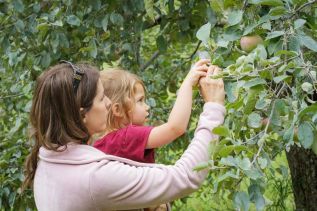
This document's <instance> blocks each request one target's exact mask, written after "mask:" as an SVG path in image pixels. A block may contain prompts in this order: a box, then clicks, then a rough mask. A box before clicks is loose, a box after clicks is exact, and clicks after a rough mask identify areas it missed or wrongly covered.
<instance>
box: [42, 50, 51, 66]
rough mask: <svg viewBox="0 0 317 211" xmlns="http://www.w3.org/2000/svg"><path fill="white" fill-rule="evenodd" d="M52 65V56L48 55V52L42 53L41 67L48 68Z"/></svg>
mask: <svg viewBox="0 0 317 211" xmlns="http://www.w3.org/2000/svg"><path fill="white" fill-rule="evenodd" d="M50 64H51V55H50V54H49V53H47V52H46V51H44V52H42V56H41V65H42V66H43V67H45V68H46V67H48V66H49V65H50Z"/></svg>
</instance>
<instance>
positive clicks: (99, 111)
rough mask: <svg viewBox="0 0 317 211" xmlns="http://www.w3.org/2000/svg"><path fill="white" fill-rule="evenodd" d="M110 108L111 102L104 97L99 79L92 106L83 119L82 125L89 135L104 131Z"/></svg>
mask: <svg viewBox="0 0 317 211" xmlns="http://www.w3.org/2000/svg"><path fill="white" fill-rule="evenodd" d="M110 106H111V101H110V99H109V98H108V97H107V96H105V95H104V89H103V86H102V83H101V81H100V79H99V81H98V85H97V94H96V96H95V98H94V101H93V105H92V107H91V108H90V110H89V111H88V112H86V114H85V117H84V123H85V125H86V127H87V129H88V131H89V134H90V135H93V134H95V133H100V132H102V131H104V130H105V129H106V122H107V114H108V112H109V109H110Z"/></svg>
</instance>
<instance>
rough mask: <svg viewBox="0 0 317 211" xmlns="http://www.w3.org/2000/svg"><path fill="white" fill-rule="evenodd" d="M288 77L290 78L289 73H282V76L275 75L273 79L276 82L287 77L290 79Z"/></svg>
mask: <svg viewBox="0 0 317 211" xmlns="http://www.w3.org/2000/svg"><path fill="white" fill-rule="evenodd" d="M288 78H290V76H289V75H280V76H277V77H274V78H273V81H274V82H275V83H280V82H281V81H285V79H288Z"/></svg>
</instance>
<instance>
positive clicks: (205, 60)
mask: <svg viewBox="0 0 317 211" xmlns="http://www.w3.org/2000/svg"><path fill="white" fill-rule="evenodd" d="M208 63H210V59H201V60H199V61H198V62H196V64H195V66H196V67H198V66H201V65H204V64H208Z"/></svg>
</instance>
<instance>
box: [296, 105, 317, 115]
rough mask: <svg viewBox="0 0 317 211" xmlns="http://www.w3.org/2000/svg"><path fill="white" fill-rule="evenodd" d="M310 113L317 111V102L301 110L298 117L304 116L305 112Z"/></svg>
mask: <svg viewBox="0 0 317 211" xmlns="http://www.w3.org/2000/svg"><path fill="white" fill-rule="evenodd" d="M308 113H317V104H313V105H310V106H308V107H307V108H305V109H303V110H302V111H300V112H299V114H298V118H302V117H303V116H304V115H305V114H308Z"/></svg>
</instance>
